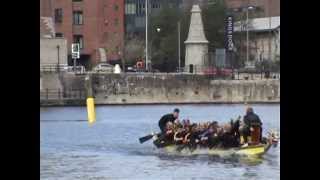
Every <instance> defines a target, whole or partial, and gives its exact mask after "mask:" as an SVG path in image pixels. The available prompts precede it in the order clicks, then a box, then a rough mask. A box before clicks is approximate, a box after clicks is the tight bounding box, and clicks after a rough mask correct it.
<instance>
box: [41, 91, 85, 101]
mask: <svg viewBox="0 0 320 180" xmlns="http://www.w3.org/2000/svg"><path fill="white" fill-rule="evenodd" d="M84 99H86V92H85V90H84V89H67V90H61V89H44V90H40V100H84Z"/></svg>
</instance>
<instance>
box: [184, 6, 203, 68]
mask: <svg viewBox="0 0 320 180" xmlns="http://www.w3.org/2000/svg"><path fill="white" fill-rule="evenodd" d="M184 43H185V46H186V58H185V71H186V72H190V65H191V64H192V65H193V73H195V70H196V71H197V72H199V70H200V71H201V68H202V67H203V66H204V65H205V64H206V62H205V59H206V58H205V56H206V55H207V53H208V43H209V41H208V40H207V38H206V37H205V35H204V31H203V24H202V18H201V9H200V7H199V5H197V4H196V5H193V6H192V9H191V20H190V27H189V34H188V38H187V40H186V41H185V42H184Z"/></svg>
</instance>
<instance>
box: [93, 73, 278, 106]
mask: <svg viewBox="0 0 320 180" xmlns="http://www.w3.org/2000/svg"><path fill="white" fill-rule="evenodd" d="M93 90H94V92H95V96H96V103H97V104H122V103H129V104H131V103H132V104H135V103H242V102H280V81H279V80H247V81H244V80H241V81H239V80H231V81H230V80H209V79H206V78H204V77H203V76H186V75H185V76H164V75H163V76H161V75H159V76H148V77H147V76H135V77H133V76H121V75H107V76H93Z"/></svg>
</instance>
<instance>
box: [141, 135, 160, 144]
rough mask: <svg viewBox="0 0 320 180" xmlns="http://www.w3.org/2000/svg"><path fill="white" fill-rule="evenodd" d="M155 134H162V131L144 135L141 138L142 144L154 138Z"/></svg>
mask: <svg viewBox="0 0 320 180" xmlns="http://www.w3.org/2000/svg"><path fill="white" fill-rule="evenodd" d="M155 135H160V133H158V134H149V135H146V136H144V137H141V138H139V142H140V144H142V143H144V142H146V141H149V140H150V139H152V138H153V136H155Z"/></svg>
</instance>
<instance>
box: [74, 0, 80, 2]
mask: <svg viewBox="0 0 320 180" xmlns="http://www.w3.org/2000/svg"><path fill="white" fill-rule="evenodd" d="M81 1H82V0H72V2H81Z"/></svg>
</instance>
